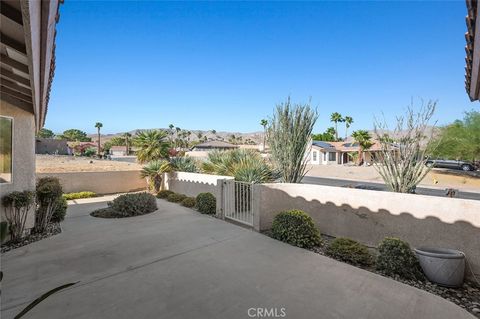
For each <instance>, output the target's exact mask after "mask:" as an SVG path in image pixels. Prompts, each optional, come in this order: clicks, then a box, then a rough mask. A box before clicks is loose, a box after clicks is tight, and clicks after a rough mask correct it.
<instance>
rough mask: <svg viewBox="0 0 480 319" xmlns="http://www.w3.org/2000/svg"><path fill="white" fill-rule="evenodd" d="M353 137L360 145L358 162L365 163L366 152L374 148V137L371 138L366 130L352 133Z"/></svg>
mask: <svg viewBox="0 0 480 319" xmlns="http://www.w3.org/2000/svg"><path fill="white" fill-rule="evenodd" d="M352 137H353V138H354V139H355V141H356V142H357V143H358V145H359V150H358V160H359V161H361V163H365V151H366V150H368V149H369V148H370V147H372V145H373V143H372V141H371V139H372V137H371V136H370V133H368V131H366V130H358V131H354V132H353V133H352ZM361 163H360V164H361Z"/></svg>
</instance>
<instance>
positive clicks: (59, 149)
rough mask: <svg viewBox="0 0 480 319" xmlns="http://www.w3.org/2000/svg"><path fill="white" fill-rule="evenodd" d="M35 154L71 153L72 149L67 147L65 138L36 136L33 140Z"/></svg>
mask: <svg viewBox="0 0 480 319" xmlns="http://www.w3.org/2000/svg"><path fill="white" fill-rule="evenodd" d="M35 154H54V155H71V154H72V151H71V149H70V147H68V144H67V141H66V140H59V139H56V138H41V137H37V138H36V140H35Z"/></svg>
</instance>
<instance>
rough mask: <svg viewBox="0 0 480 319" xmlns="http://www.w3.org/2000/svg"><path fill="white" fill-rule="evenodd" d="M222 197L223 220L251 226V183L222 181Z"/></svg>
mask: <svg viewBox="0 0 480 319" xmlns="http://www.w3.org/2000/svg"><path fill="white" fill-rule="evenodd" d="M222 197H223V207H222V209H223V214H224V216H225V218H227V219H231V220H234V221H236V222H239V223H242V224H245V225H248V226H253V210H252V199H253V196H252V184H251V183H245V182H237V181H234V180H224V182H223V194H222Z"/></svg>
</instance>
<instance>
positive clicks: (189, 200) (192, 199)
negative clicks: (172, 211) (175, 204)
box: [182, 197, 197, 208]
mask: <svg viewBox="0 0 480 319" xmlns="http://www.w3.org/2000/svg"><path fill="white" fill-rule="evenodd" d="M196 203H197V201H196V200H195V197H187V198H185V199H184V200H182V206H185V207H189V208H192V207H195V204H196Z"/></svg>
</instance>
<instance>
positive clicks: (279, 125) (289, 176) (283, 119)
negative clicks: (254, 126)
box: [267, 97, 318, 183]
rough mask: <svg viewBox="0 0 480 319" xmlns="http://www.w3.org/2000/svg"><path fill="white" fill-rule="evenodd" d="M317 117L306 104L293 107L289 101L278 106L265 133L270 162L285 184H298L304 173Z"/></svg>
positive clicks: (315, 112)
mask: <svg viewBox="0 0 480 319" xmlns="http://www.w3.org/2000/svg"><path fill="white" fill-rule="evenodd" d="M317 118H318V113H317V111H316V110H313V109H312V108H311V107H310V103H308V104H303V105H302V104H295V105H292V103H291V101H290V97H288V99H287V100H286V101H285V102H284V103H281V104H279V105H277V107H276V110H275V112H274V114H273V118H272V119H271V120H270V125H269V127H268V129H267V141H268V145H269V146H270V150H271V153H272V159H273V162H274V163H275V165H276V167H277V168H278V170H279V171H280V174H281V177H282V181H283V182H285V183H299V182H301V180H302V179H303V177H304V176H305V173H306V166H307V161H308V157H307V156H306V154H307V152H309V151H310V148H311V143H310V138H311V135H312V130H313V126H314V125H315V122H316V121H317Z"/></svg>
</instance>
